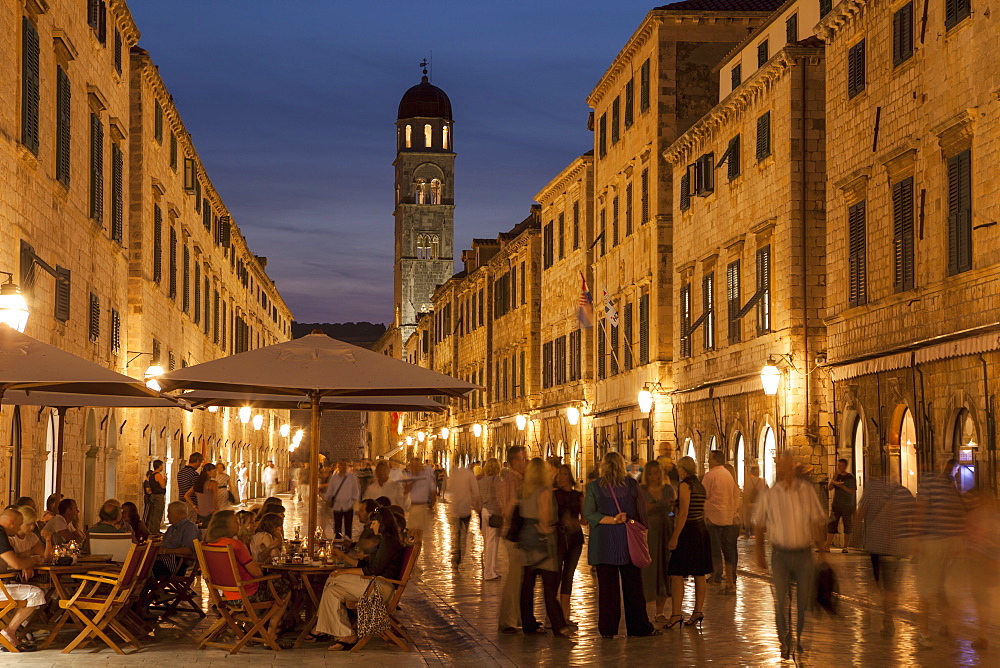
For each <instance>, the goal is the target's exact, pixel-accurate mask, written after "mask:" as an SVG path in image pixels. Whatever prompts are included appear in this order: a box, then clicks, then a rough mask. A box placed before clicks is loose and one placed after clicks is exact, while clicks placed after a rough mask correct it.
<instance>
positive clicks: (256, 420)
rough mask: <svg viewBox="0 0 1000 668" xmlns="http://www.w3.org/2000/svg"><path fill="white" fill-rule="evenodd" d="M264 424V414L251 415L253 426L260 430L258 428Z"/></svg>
mask: <svg viewBox="0 0 1000 668" xmlns="http://www.w3.org/2000/svg"><path fill="white" fill-rule="evenodd" d="M263 426H264V416H263V415H261V414H260V413H257V415H254V416H253V428H254V429H256V430H257V431H260V428H261V427H263Z"/></svg>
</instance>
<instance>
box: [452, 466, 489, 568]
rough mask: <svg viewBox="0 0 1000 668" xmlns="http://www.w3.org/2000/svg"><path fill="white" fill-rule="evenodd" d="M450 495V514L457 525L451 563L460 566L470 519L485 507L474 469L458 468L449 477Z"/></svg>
mask: <svg viewBox="0 0 1000 668" xmlns="http://www.w3.org/2000/svg"><path fill="white" fill-rule="evenodd" d="M448 496H449V497H450V504H449V510H448V516H449V517H450V518H451V519H452V522H453V524H454V526H455V540H454V541H453V542H452V544H451V545H452V547H451V563H452V565H453V566H456V567H457V566H458V565H459V564H461V563H462V552H463V551H464V549H465V542H466V540H467V538H468V536H469V520H471V519H472V511H473V510H475V511H476V512H477V513H478V512H479V511H480V510H482V509H483V502H482V498H481V497H480V495H479V481H477V480H476V474H475V473H473V472H472V469H467V468H464V467H460V468H456V469H454V470H453V471H452V472H451V476H449V478H448Z"/></svg>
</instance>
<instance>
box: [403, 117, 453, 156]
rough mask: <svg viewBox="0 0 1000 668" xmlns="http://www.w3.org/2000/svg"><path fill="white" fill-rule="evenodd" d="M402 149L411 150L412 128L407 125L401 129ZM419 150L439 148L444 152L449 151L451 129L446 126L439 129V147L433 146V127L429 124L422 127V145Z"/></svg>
mask: <svg viewBox="0 0 1000 668" xmlns="http://www.w3.org/2000/svg"><path fill="white" fill-rule="evenodd" d="M403 147H404V148H413V126H412V125H409V124H407V125H406V127H405V128H403ZM421 148H440V149H442V150H444V151H448V150H451V128H450V127H449V126H447V125H445V126H444V127H442V128H441V145H440V146H434V126H433V125H431V124H430V123H427V124H425V125H424V143H423V145H422V146H421Z"/></svg>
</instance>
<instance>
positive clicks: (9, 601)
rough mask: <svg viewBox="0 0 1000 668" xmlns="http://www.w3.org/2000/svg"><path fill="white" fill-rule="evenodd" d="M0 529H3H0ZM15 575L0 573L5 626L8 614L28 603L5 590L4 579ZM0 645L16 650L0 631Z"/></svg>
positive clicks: (0, 616) (0, 608)
mask: <svg viewBox="0 0 1000 668" xmlns="http://www.w3.org/2000/svg"><path fill="white" fill-rule="evenodd" d="M0 531H3V529H0ZM15 575H17V573H0V592H2V593H3V596H4V599H5V600H3V601H0V621H2V622H3V623H4V625H5V626H6V624H7V621H8V620H7V616H8V615H13V614H16V613H17V610H18V609H19V608H23V607H25V606H27V605H28V601H27V600H25V599H21V600H17V599H15V598H14V597H13V596H12V595H11V593H10V592H9V591H7V587H6V585H4V583H3V581H4V580H6V579H7V578H12V577H14V576H15ZM0 647H3V648H4V649H5V650H7V651H8V652H17V647H15V646H14V645H12V644H11V642H10V641H9V640H7V636H5V635H4V634H2V633H0Z"/></svg>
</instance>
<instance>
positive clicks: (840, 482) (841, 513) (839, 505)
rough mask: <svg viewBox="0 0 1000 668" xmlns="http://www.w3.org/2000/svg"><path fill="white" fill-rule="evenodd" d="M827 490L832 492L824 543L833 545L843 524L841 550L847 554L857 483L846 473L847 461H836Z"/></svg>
mask: <svg viewBox="0 0 1000 668" xmlns="http://www.w3.org/2000/svg"><path fill="white" fill-rule="evenodd" d="M827 489H832V490H833V505H832V507H831V509H830V523H829V525H828V528H827V530H826V532H827V533H828V534H829V535H828V536H827V539H826V542H827V543H828V544H829V545H833V539H834V538H836V537H837V533H838V532H839V531H840V523H841V521H843V524H844V547H843V549H842V550H841V552H843V553H844V554H847V546H848V545H849V544H850V542H851V534H852V533H854V510H855V506H856V503H855V494H857V491H858V481H857V479H856V478H855V477H854V474H853V473H848V472H847V460H846V459H838V460H837V473H836V474H834V476H833V478H831V479H830V483H829V485H828V486H827Z"/></svg>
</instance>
